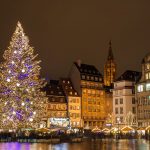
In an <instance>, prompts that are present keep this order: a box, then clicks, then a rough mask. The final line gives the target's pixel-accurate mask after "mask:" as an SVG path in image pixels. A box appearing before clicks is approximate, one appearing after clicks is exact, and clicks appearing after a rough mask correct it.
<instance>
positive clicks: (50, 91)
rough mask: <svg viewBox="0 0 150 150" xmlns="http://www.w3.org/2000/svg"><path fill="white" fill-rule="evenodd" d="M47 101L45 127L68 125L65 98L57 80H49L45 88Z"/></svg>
mask: <svg viewBox="0 0 150 150" xmlns="http://www.w3.org/2000/svg"><path fill="white" fill-rule="evenodd" d="M45 90H46V94H47V97H48V102H47V108H46V110H47V111H46V112H47V115H46V116H47V127H50V128H53V127H54V128H57V127H64V128H66V127H69V118H68V114H67V100H66V96H65V93H64V91H63V89H62V87H61V86H60V85H59V81H57V80H51V81H50V83H49V84H48V85H47V86H46V88H45Z"/></svg>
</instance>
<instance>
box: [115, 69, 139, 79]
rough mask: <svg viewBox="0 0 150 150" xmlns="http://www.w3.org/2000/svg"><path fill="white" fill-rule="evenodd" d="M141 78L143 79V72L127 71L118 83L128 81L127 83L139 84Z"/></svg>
mask: <svg viewBox="0 0 150 150" xmlns="http://www.w3.org/2000/svg"><path fill="white" fill-rule="evenodd" d="M140 78H141V72H138V71H132V70H127V71H125V72H124V73H123V74H122V75H121V76H120V77H119V78H118V79H117V80H116V81H122V80H126V81H133V82H137V81H139V79H140Z"/></svg>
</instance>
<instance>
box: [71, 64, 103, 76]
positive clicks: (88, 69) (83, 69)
mask: <svg viewBox="0 0 150 150" xmlns="http://www.w3.org/2000/svg"><path fill="white" fill-rule="evenodd" d="M74 64H75V65H76V67H77V68H78V70H79V72H80V73H81V74H88V75H94V76H102V75H101V73H100V72H99V71H98V69H97V68H96V67H95V66H93V65H88V64H80V65H78V64H77V63H76V62H75V63H74Z"/></svg>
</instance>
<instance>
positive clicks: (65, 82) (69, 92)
mask: <svg viewBox="0 0 150 150" xmlns="http://www.w3.org/2000/svg"><path fill="white" fill-rule="evenodd" d="M61 85H62V88H63V90H64V92H65V94H66V96H75V97H79V94H78V93H77V91H76V90H75V89H74V87H73V85H72V82H71V80H70V79H69V78H61Z"/></svg>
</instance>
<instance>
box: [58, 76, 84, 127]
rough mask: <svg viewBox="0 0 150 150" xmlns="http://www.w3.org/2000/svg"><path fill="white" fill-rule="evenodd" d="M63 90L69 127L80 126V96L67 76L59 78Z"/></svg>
mask: <svg viewBox="0 0 150 150" xmlns="http://www.w3.org/2000/svg"><path fill="white" fill-rule="evenodd" d="M60 84H61V85H62V88H63V91H64V93H65V96H66V99H67V108H68V109H67V113H68V118H69V122H70V127H71V128H81V127H82V119H81V97H80V96H79V94H78V93H77V91H76V90H75V89H74V87H73V85H72V82H71V80H70V79H69V78H62V79H61V80H60Z"/></svg>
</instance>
